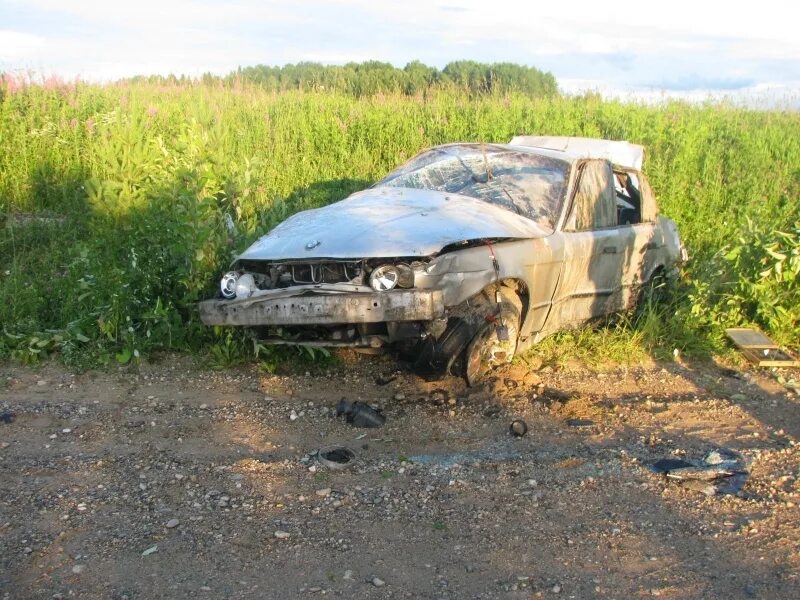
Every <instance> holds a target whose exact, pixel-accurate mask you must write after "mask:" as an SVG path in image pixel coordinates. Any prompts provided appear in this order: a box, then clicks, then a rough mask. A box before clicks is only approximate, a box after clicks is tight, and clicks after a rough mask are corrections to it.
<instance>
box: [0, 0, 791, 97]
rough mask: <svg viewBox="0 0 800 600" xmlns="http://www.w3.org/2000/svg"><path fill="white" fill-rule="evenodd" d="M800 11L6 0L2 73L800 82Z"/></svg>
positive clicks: (517, 2) (622, 0)
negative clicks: (380, 65)
mask: <svg viewBox="0 0 800 600" xmlns="http://www.w3.org/2000/svg"><path fill="white" fill-rule="evenodd" d="M798 21H800V5H795V4H789V3H785V2H780V1H778V0H762V1H761V2H759V4H758V6H757V7H754V6H753V5H752V4H749V5H747V6H745V5H743V4H742V5H741V6H739V3H738V2H728V3H725V4H724V5H722V4H719V3H717V2H702V1H698V0H692V1H689V0H671V1H670V2H664V3H658V4H653V3H648V2H644V1H642V0H636V1H634V0H617V1H615V2H614V3H613V4H612V5H609V4H608V3H602V2H597V1H596V0H573V2H571V3H569V5H564V4H563V3H552V2H549V3H539V2H531V1H530V0H525V1H522V0H493V1H492V2H486V0H405V1H404V2H403V3H397V2H394V1H380V0H307V1H305V2H298V1H292V0H231V1H223V0H199V1H198V0H137V1H135V2H134V1H130V0H116V1H110V0H0V23H3V26H4V27H5V29H6V31H0V69H4V68H6V69H7V68H22V69H30V68H33V69H36V70H39V71H46V72H49V73H56V74H60V75H62V76H67V77H72V76H75V75H80V76H82V77H85V78H89V79H97V80H107V79H113V78H117V77H123V76H129V75H133V74H146V73H170V72H174V73H185V74H191V75H197V74H200V73H202V72H205V71H211V72H218V73H222V72H226V71H229V70H232V69H234V68H235V67H236V66H239V65H247V64H255V63H268V64H283V63H286V62H297V61H301V60H314V61H319V62H325V63H342V62H347V61H351V60H368V59H376V60H387V61H390V62H393V63H395V64H398V65H402V64H404V63H405V62H408V61H410V60H414V59H420V60H423V61H424V62H427V63H429V64H435V65H437V66H440V67H441V66H443V65H444V64H445V63H447V62H449V61H451V60H455V59H461V58H466V59H471V60H480V61H486V62H493V61H510V62H519V63H524V64H531V65H535V66H540V67H543V68H545V69H550V70H552V71H553V72H554V73H555V75H556V76H557V77H559V79H560V80H561V81H562V86H563V85H564V81H568V80H571V81H573V82H574V81H575V80H578V79H593V80H595V79H600V80H602V81H603V82H604V84H606V85H609V86H611V87H616V88H619V89H623V88H626V87H630V86H631V85H633V86H637V85H638V86H648V85H649V86H657V85H658V84H659V82H661V84H662V85H665V86H669V85H674V86H676V88H675V89H677V88H678V87H680V88H681V89H683V90H698V89H701V88H702V87H703V82H704V81H705V82H706V83H715V82H716V83H719V84H720V85H722V86H723V87H725V86H733V85H741V86H743V85H745V84H746V85H756V84H758V83H766V82H775V83H778V84H780V83H781V82H782V81H783V80H784V79H785V80H787V81H790V80H796V79H800V36H797V35H796V32H795V28H796V23H797V22H798ZM737 82H744V83H737ZM570 85H572V84H570ZM711 87H712V88H713V86H711ZM693 93H694V92H693Z"/></svg>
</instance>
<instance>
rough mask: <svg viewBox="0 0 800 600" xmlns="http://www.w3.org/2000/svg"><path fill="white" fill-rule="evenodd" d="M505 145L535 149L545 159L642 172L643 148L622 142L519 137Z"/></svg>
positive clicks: (552, 137) (592, 139)
mask: <svg viewBox="0 0 800 600" xmlns="http://www.w3.org/2000/svg"><path fill="white" fill-rule="evenodd" d="M508 146H515V147H523V148H526V149H532V150H535V151H536V152H537V153H541V154H543V155H546V156H553V157H561V158H562V159H567V160H570V162H574V161H575V160H579V159H582V158H604V159H606V160H608V161H609V162H611V163H612V164H614V165H618V166H620V167H625V168H629V169H634V170H636V171H641V170H642V163H643V162H644V147H643V146H639V145H638V144H631V143H630V142H625V141H614V140H601V139H597V138H583V137H561V136H538V135H518V136H515V137H514V138H512V139H511V141H510V142H509V143H508Z"/></svg>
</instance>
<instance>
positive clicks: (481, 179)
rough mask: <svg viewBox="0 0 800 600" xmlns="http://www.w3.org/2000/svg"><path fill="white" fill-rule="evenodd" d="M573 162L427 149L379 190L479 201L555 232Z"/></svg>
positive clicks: (483, 150) (481, 149)
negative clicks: (435, 193)
mask: <svg viewBox="0 0 800 600" xmlns="http://www.w3.org/2000/svg"><path fill="white" fill-rule="evenodd" d="M568 170H569V163H567V162H566V161H562V160H558V159H555V158H549V157H546V156H541V155H538V154H530V153H527V152H519V151H515V150H508V149H506V148H502V147H498V146H486V145H481V144H463V145H456V146H444V147H440V148H434V149H433V150H428V151H427V152H423V153H422V154H420V155H418V156H416V157H415V158H413V159H411V160H410V161H409V162H407V163H406V164H404V165H403V166H401V167H399V168H398V169H396V170H395V171H392V172H391V173H389V175H387V176H386V177H385V178H383V179H382V180H381V181H379V182H378V183H377V184H376V186H378V187H380V186H386V187H404V188H416V189H426V190H434V191H438V192H447V193H450V194H461V195H463V196H470V197H472V198H477V199H479V200H483V201H485V202H489V203H491V204H495V205H497V206H501V207H503V208H505V209H507V210H510V211H513V212H516V213H518V214H520V215H523V216H525V217H528V218H529V219H532V220H534V221H536V222H537V223H538V224H539V225H541V226H543V227H545V228H547V229H550V230H552V229H554V228H555V224H556V221H557V220H558V215H559V214H560V213H561V207H562V204H563V201H564V195H565V190H566V185H567V178H568V174H569V173H568Z"/></svg>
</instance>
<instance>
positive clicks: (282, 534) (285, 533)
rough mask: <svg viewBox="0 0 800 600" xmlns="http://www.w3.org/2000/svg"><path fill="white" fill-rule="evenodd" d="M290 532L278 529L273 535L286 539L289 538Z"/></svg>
mask: <svg viewBox="0 0 800 600" xmlns="http://www.w3.org/2000/svg"><path fill="white" fill-rule="evenodd" d="M290 535H291V534H290V533H289V532H288V531H281V530H280V529H279V530H278V531H276V532H275V537H276V538H278V539H279V540H286V539H289V536H290Z"/></svg>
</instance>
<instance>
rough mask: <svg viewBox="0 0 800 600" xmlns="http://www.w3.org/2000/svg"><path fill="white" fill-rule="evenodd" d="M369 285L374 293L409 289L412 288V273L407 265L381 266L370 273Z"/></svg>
mask: <svg viewBox="0 0 800 600" xmlns="http://www.w3.org/2000/svg"><path fill="white" fill-rule="evenodd" d="M369 284H370V286H372V289H373V290H375V291H376V292H387V291H389V290H393V289H394V288H396V287H401V288H410V287H413V286H414V271H413V270H412V269H411V267H409V266H408V265H381V266H380V267H375V268H374V269H373V270H372V273H370V275H369Z"/></svg>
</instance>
